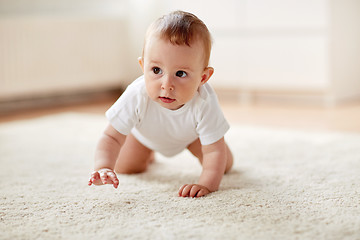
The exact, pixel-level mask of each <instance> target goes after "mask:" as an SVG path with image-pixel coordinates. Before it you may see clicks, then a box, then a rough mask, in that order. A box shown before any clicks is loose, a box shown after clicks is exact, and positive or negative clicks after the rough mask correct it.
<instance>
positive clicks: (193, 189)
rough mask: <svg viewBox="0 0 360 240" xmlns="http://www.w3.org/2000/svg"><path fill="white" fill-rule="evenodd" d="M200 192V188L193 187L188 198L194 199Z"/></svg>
mask: <svg viewBox="0 0 360 240" xmlns="http://www.w3.org/2000/svg"><path fill="white" fill-rule="evenodd" d="M200 190H201V188H199V187H198V186H196V185H193V186H192V188H191V190H190V197H192V198H193V197H196V196H197V194H198V193H199V191H200Z"/></svg>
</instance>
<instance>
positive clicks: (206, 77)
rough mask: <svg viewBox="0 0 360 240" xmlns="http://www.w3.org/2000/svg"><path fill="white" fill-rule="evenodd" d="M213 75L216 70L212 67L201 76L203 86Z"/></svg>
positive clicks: (206, 69)
mask: <svg viewBox="0 0 360 240" xmlns="http://www.w3.org/2000/svg"><path fill="white" fill-rule="evenodd" d="M213 73H214V68H212V67H207V68H205V70H204V72H203V73H202V75H201V84H204V83H206V82H207V81H209V79H210V78H211V76H212V75H213Z"/></svg>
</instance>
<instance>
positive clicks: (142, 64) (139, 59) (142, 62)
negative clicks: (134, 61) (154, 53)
mask: <svg viewBox="0 0 360 240" xmlns="http://www.w3.org/2000/svg"><path fill="white" fill-rule="evenodd" d="M138 61H139V64H140V67H141V70H142V71H143V72H144V58H143V57H139V58H138Z"/></svg>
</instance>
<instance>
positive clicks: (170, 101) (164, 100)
mask: <svg viewBox="0 0 360 240" xmlns="http://www.w3.org/2000/svg"><path fill="white" fill-rule="evenodd" d="M159 99H160V100H161V101H162V102H163V103H172V102H174V101H175V100H176V99H172V98H168V97H159Z"/></svg>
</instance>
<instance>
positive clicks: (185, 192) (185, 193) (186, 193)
mask: <svg viewBox="0 0 360 240" xmlns="http://www.w3.org/2000/svg"><path fill="white" fill-rule="evenodd" d="M191 187H192V185H186V186H185V187H184V189H183V191H182V195H181V196H182V197H189V194H190V190H191Z"/></svg>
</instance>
